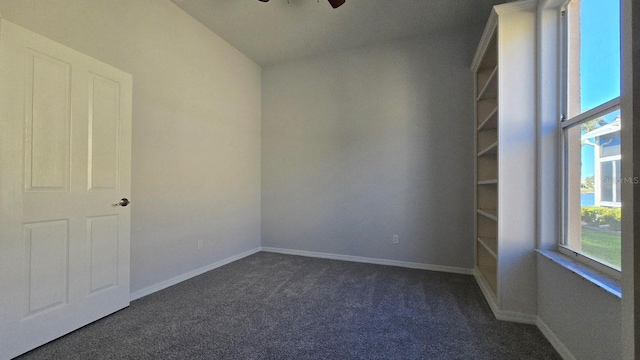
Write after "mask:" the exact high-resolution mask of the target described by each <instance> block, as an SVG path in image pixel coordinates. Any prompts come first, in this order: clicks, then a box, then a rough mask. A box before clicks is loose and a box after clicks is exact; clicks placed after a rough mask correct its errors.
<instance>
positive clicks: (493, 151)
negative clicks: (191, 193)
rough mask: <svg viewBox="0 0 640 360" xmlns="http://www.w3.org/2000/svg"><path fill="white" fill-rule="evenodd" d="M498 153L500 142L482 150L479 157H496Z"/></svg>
mask: <svg viewBox="0 0 640 360" xmlns="http://www.w3.org/2000/svg"><path fill="white" fill-rule="evenodd" d="M497 153H498V142H497V141H496V142H494V143H493V144H491V145H489V146H487V147H486V148H484V149H482V151H480V152H479V153H478V156H483V155H496V154H497Z"/></svg>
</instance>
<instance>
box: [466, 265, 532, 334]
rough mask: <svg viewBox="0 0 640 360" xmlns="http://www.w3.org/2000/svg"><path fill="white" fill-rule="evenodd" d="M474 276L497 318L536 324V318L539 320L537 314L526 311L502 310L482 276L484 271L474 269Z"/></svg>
mask: <svg viewBox="0 0 640 360" xmlns="http://www.w3.org/2000/svg"><path fill="white" fill-rule="evenodd" d="M473 276H474V277H475V278H476V282H477V283H478V286H480V290H482V294H484V298H485V299H486V300H487V303H489V307H490V308H491V311H492V312H493V316H495V317H496V319H498V320H502V321H510V322H517V323H522V324H530V325H535V324H536V320H537V317H536V315H532V314H525V313H521V312H515V311H508V310H500V308H499V307H498V304H497V302H496V299H495V298H494V296H493V293H492V291H491V290H490V289H489V286H488V284H487V282H486V280H485V279H484V277H483V276H482V273H481V272H480V271H478V270H477V269H475V270H474V271H473Z"/></svg>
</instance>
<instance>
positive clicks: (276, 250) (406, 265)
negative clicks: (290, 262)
mask: <svg viewBox="0 0 640 360" xmlns="http://www.w3.org/2000/svg"><path fill="white" fill-rule="evenodd" d="M262 251H265V252H272V253H278V254H286V255H298V256H306V257H314V258H321V259H330V260H342V261H352V262H359V263H366V264H377V265H388V266H398V267H403V268H410V269H421V270H430V271H440V272H447V273H454V274H464V275H472V274H473V269H465V268H459V267H453V266H444V265H431V264H422V263H413V262H405V261H397V260H386V259H377V258H368V257H362V256H352V255H340V254H330V253H323V252H315V251H304V250H291V249H282V248H273V247H262Z"/></svg>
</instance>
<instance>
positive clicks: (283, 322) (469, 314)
mask: <svg viewBox="0 0 640 360" xmlns="http://www.w3.org/2000/svg"><path fill="white" fill-rule="evenodd" d="M20 359H24V360H26V359H447V360H451V359H492V360H493V359H560V357H559V355H557V353H556V352H555V350H554V349H553V348H552V347H551V345H550V344H549V343H548V342H547V340H546V339H545V338H544V337H543V335H542V334H541V333H540V332H539V331H538V329H537V328H536V327H535V326H531V325H522V324H514V323H509V322H502V321H497V320H495V318H494V317H493V315H492V314H491V310H490V309H489V306H488V305H487V303H486V302H485V300H484V298H483V297H482V293H481V292H480V289H479V288H478V286H477V284H476V283H475V280H474V279H473V277H472V276H467V275H455V274H445V273H438V272H430V271H423V270H412V269H404V268H396V267H389V266H380V265H369V264H358V263H349V262H342V261H333V260H323V259H313V258H305V257H297V256H288V255H279V254H271V253H258V254H256V255H253V256H250V257H247V258H245V259H242V260H240V261H237V262H234V263H232V264H229V265H226V266H223V267H221V268H219V269H216V270H214V271H210V272H208V273H206V274H204V275H201V276H198V277H196V278H193V279H191V280H189V281H186V282H183V283H181V284H178V285H176V286H173V287H171V288H169V289H166V290H163V291H160V292H157V293H154V294H152V295H149V296H147V297H144V298H142V299H140V300H138V301H134V302H133V303H132V304H131V306H130V307H129V308H127V309H125V310H122V311H120V312H118V313H116V314H113V315H111V316H108V317H106V318H104V319H102V320H100V321H97V322H95V323H93V324H91V325H88V326H86V327H84V328H82V329H80V330H78V331H75V332H73V333H71V334H69V335H67V336H65V337H63V338H61V339H59V340H56V341H54V342H51V343H49V344H47V345H45V346H42V347H40V348H38V349H36V350H34V351H31V352H30V353H27V354H25V355H23V356H22V357H20Z"/></svg>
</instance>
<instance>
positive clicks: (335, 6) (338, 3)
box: [329, 0, 345, 9]
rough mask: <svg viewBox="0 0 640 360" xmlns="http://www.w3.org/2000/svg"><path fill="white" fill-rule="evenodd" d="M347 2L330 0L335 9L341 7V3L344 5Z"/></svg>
mask: <svg viewBox="0 0 640 360" xmlns="http://www.w3.org/2000/svg"><path fill="white" fill-rule="evenodd" d="M344 2H345V0H329V4H331V7H333V8H334V9H335V8H337V7H339V6H340V5H343V4H344Z"/></svg>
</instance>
